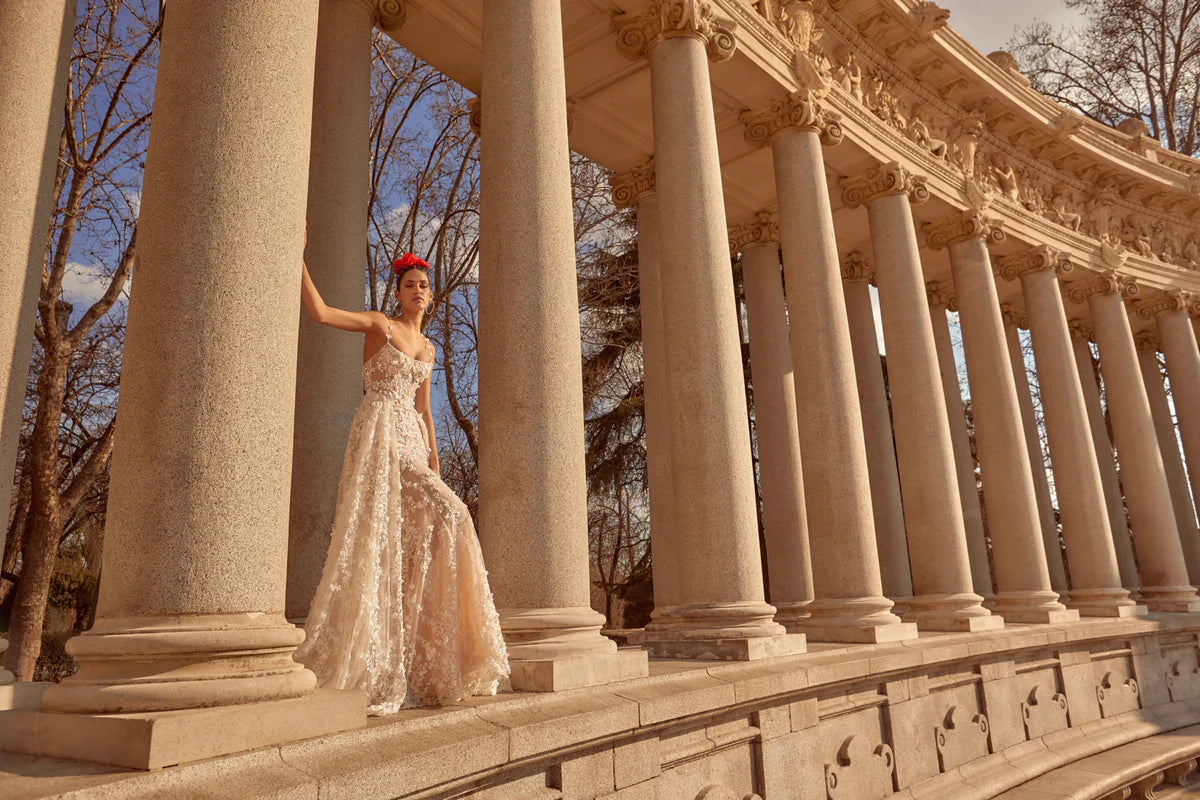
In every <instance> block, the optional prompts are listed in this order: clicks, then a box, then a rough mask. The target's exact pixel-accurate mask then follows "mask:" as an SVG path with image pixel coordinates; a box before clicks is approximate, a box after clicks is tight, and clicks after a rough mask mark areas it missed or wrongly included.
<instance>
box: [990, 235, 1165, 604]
mask: <svg viewBox="0 0 1200 800" xmlns="http://www.w3.org/2000/svg"><path fill="white" fill-rule="evenodd" d="M1070 269H1071V262H1070V261H1067V260H1066V259H1064V258H1062V257H1061V256H1060V255H1059V254H1058V252H1057V251H1055V250H1054V249H1052V248H1050V247H1045V246H1042V247H1035V248H1030V249H1028V250H1025V251H1023V252H1020V253H1017V254H1016V255H1012V256H1009V257H1007V258H1002V259H1000V260H999V273H1000V275H1001V276H1002V277H1004V278H1007V279H1009V280H1012V279H1013V278H1019V279H1020V281H1021V290H1022V292H1023V294H1024V297H1025V308H1026V313H1027V314H1028V317H1029V333H1030V338H1031V339H1032V341H1033V353H1034V358H1035V359H1036V361H1037V371H1038V382H1039V385H1040V388H1041V396H1042V407H1043V413H1044V414H1045V419H1046V437H1047V439H1048V440H1049V443H1050V461H1051V465H1052V466H1053V468H1054V475H1055V482H1054V487H1055V490H1056V491H1057V494H1058V503H1059V513H1060V515H1061V517H1062V527H1063V539H1064V540H1065V542H1066V545H1067V559H1068V562H1069V563H1070V565H1071V597H1070V600H1069V602H1068V605H1069V606H1071V607H1072V608H1074V609H1076V610H1077V611H1079V613H1080V614H1083V615H1085V616H1100V617H1126V616H1134V615H1137V614H1144V613H1145V612H1146V607H1145V606H1139V605H1136V604H1135V603H1134V602H1133V601H1132V600H1130V599H1129V591H1128V590H1127V589H1125V588H1124V587H1123V586H1122V585H1121V575H1120V571H1119V569H1118V566H1117V554H1116V550H1115V548H1114V546H1113V539H1112V530H1111V527H1110V525H1109V522H1108V511H1107V506H1106V502H1105V497H1104V487H1103V484H1101V482H1100V467H1099V464H1098V462H1097V460H1096V448H1095V447H1094V445H1093V444H1092V433H1091V426H1090V424H1089V422H1088V416H1087V407H1086V406H1085V404H1084V396H1083V390H1082V387H1081V385H1080V382H1079V380H1078V378H1077V373H1076V366H1075V356H1074V354H1073V352H1072V349H1071V333H1070V330H1069V329H1068V327H1067V315H1066V312H1065V310H1064V308H1063V300H1062V293H1061V291H1060V290H1059V286H1058V278H1057V276H1056V271H1061V272H1067V271H1070ZM1023 368H1024V365H1023V364H1022V369H1023Z"/></svg>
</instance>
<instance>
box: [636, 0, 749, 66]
mask: <svg viewBox="0 0 1200 800" xmlns="http://www.w3.org/2000/svg"><path fill="white" fill-rule="evenodd" d="M735 27H736V23H735V22H734V21H733V20H731V19H726V18H724V17H718V16H717V12H716V7H715V6H714V4H713V3H712V2H710V0H650V5H649V6H647V7H646V9H645V10H644V11H642V13H640V14H617V15H616V16H614V17H613V30H615V31H616V33H617V49H618V50H620V51H621V53H622V55H624V56H625V57H626V58H629V59H632V60H634V61H636V60H638V59H641V58H645V57H646V56H647V55H648V54H649V53H650V51H651V50H653V49H654V48H655V46H657V45H658V44H659V43H660V42H663V41H665V40H667V39H674V38H677V37H688V38H692V39H699V40H700V41H701V42H703V43H704V49H705V50H706V51H707V52H708V57H709V59H710V60H712V61H724V60H726V59H728V58H731V57H732V56H733V53H734V51H735V50H736V49H737V40H736V39H735V38H734V35H733V31H734V28H735Z"/></svg>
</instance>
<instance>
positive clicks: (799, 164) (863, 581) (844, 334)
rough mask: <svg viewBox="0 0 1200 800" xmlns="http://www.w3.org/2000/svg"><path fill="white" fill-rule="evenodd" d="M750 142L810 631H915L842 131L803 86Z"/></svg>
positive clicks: (858, 634) (860, 634)
mask: <svg viewBox="0 0 1200 800" xmlns="http://www.w3.org/2000/svg"><path fill="white" fill-rule="evenodd" d="M742 121H743V122H744V123H745V125H746V128H745V132H744V133H745V137H746V140H747V142H749V143H750V144H755V145H760V146H763V145H768V144H769V145H770V147H771V154H772V157H773V160H774V165H775V192H776V197H777V199H778V203H779V228H780V230H779V233H780V239H781V240H782V245H783V269H784V275H785V277H786V283H787V288H788V295H787V302H788V322H789V326H790V331H791V338H792V363H793V365H794V368H795V378H796V405H797V408H798V409H799V420H798V421H799V430H800V450H801V452H803V453H813V454H817V455H816V456H815V458H816V461H815V463H816V464H819V465H820V468H819V469H809V470H807V471H806V473H805V475H804V494H805V500H806V508H807V511H808V531H809V546H810V549H811V552H812V569H813V593H814V594H815V596H816V599H815V600H814V601H813V603H811V604H810V605H809V611H810V617H809V619H808V620H807V622H806V626H805V630H806V631H807V632H808V634H809V635H810V636H812V637H813V638H814V639H820V640H822V641H851V642H864V641H865V642H883V641H895V640H897V639H907V638H912V637H914V636H916V629H915V627H914V626H912V625H908V624H904V623H902V622H901V621H900V618H899V617H897V616H896V615H895V614H893V613H892V612H891V608H892V601H891V600H888V599H887V598H886V597H884V596H883V584H882V580H881V577H880V569H879V555H878V550H877V545H876V536H875V523H874V516H873V512H872V510H871V484H870V473H869V471H868V467H867V457H866V451H865V449H864V438H863V422H862V416H861V413H860V407H859V401H858V385H857V382H856V380H855V376H854V360H853V355H852V346H851V341H850V329H849V323H848V321H847V317H846V305H845V302H846V301H845V297H844V295H843V293H842V286H841V268H840V265H839V263H838V253H837V243H836V241H835V239H834V228H833V212H832V210H831V207H830V203H829V187H828V185H827V184H826V181H825V168H824V158H823V156H822V151H821V145H822V143H823V142H824V143H827V144H834V143H836V142H838V141H840V139H841V130H840V129H839V128H838V127H837V125H836V124H835V123H834V122H833V121H832V120H831V119H830V118H829V117H828V116H827V115H826V113H825V111H824V109H823V108H822V107H821V105H820V101H819V100H818V99H817V97H816V95H814V94H813V93H811V92H807V91H801V92H797V93H796V94H794V95H791V96H789V97H787V98H783V99H781V100H777V101H775V102H774V103H772V104H771V105H770V106H769V107H768V108H766V109H765V110H762V111H758V112H754V113H751V114H747V115H745V116H744V117H743V120H742Z"/></svg>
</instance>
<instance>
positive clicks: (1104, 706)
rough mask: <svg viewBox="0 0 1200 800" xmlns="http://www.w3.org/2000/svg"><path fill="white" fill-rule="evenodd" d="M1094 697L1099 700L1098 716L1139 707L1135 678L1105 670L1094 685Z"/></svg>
mask: <svg viewBox="0 0 1200 800" xmlns="http://www.w3.org/2000/svg"><path fill="white" fill-rule="evenodd" d="M1096 699H1097V700H1099V701H1100V716H1102V717H1105V718H1107V717H1114V716H1116V715H1117V714H1124V713H1125V712H1126V711H1136V710H1137V709H1138V708H1139V703H1138V684H1137V680H1136V679H1134V678H1126V677H1124V676H1122V675H1118V674H1117V673H1115V672H1106V673H1104V677H1103V678H1101V679H1100V683H1099V685H1098V686H1096Z"/></svg>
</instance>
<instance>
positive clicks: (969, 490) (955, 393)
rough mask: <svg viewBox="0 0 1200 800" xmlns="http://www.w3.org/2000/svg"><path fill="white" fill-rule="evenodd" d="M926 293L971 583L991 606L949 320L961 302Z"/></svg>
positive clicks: (939, 290) (941, 289)
mask: <svg viewBox="0 0 1200 800" xmlns="http://www.w3.org/2000/svg"><path fill="white" fill-rule="evenodd" d="M925 290H926V294H927V296H928V298H929V316H930V321H931V322H932V324H933V340H934V345H935V346H936V348H937V358H938V371H939V372H940V374H941V377H942V394H943V396H944V397H945V399H946V416H947V419H948V421H949V425H950V441H951V443H952V445H953V447H954V466H955V474H956V476H957V480H958V497H959V501H960V503H961V505H962V512H963V528H964V529H965V530H966V535H967V555H968V557H969V558H970V561H971V583H972V586H973V587H974V589H975V594H977V595H979V596H981V597H983V598H984V599H985V600H986V601H988V602H989V603H990V602H991V598H992V595H993V593H994V592H993V589H992V571H991V567H990V566H989V565H988V546H987V536H986V535H985V534H984V531H983V509H982V507H980V505H979V487H978V486H977V485H976V482H975V458H974V456H973V455H972V454H971V434H970V433H969V432H968V431H967V414H966V408H965V407H964V406H963V400H962V387H961V386H960V385H959V383H958V364H957V363H955V360H954V343H953V342H952V341H951V340H950V317H949V314H948V313H947V312H948V311H957V310H958V303H957V302H956V301H955V300H954V292H953V291H952V290H951V289H950V287H949V286H947V285H945V284H943V283H939V282H936V281H935V282H930V283H927V284H926V285H925Z"/></svg>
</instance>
